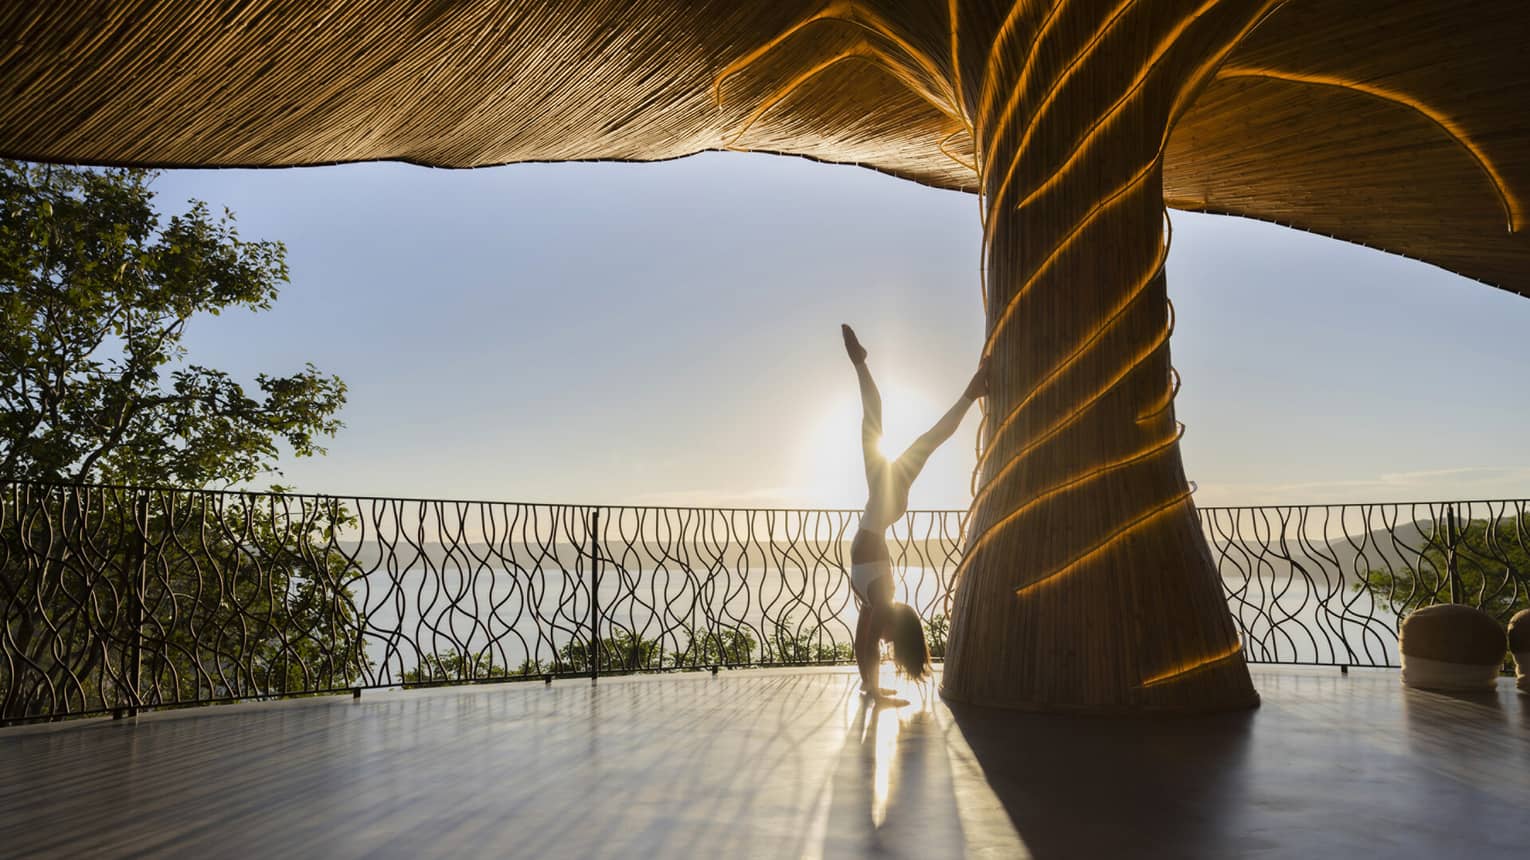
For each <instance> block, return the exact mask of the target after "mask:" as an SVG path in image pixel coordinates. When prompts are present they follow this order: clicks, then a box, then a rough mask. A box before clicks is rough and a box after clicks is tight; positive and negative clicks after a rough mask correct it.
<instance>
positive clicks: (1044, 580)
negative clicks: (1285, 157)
mask: <svg viewBox="0 0 1530 860" xmlns="http://www.w3.org/2000/svg"><path fill="white" fill-rule="evenodd" d="M1190 493H1191V491H1190V490H1185V491H1184V492H1182V493H1178V494H1176V495H1174V496H1173V497H1171V498H1170V499H1169V500H1168V501H1166V502H1163V503H1161V504H1158V505H1154V506H1153V507H1151V508H1148V509H1147V510H1146V511H1143V512H1142V513H1140V514H1138V515H1137V516H1136V517H1133V518H1132V519H1131V520H1129V521H1128V522H1127V523H1126V524H1125V525H1123V526H1121V527H1120V528H1119V529H1117V530H1116V531H1115V532H1113V533H1111V534H1110V535H1108V536H1107V537H1105V539H1103V540H1101V541H1099V542H1098V543H1096V544H1095V545H1094V546H1092V547H1090V548H1089V549H1087V550H1085V551H1084V552H1082V553H1080V554H1078V555H1076V556H1074V557H1073V559H1072V560H1071V561H1069V562H1068V563H1067V564H1064V565H1063V566H1062V567H1059V568H1056V569H1054V570H1052V571H1049V572H1047V573H1045V574H1043V575H1042V576H1041V577H1040V578H1038V579H1035V580H1032V581H1031V582H1028V583H1026V584H1025V585H1022V586H1020V587H1019V588H1017V589H1015V596H1016V597H1020V598H1024V597H1028V596H1029V595H1031V594H1034V593H1035V592H1036V590H1037V589H1038V588H1040V587H1041V586H1043V585H1046V584H1048V583H1052V582H1056V581H1057V580H1058V579H1060V578H1062V577H1064V576H1067V575H1068V574H1071V573H1075V572H1077V571H1079V570H1082V569H1084V567H1085V565H1087V564H1088V563H1089V562H1090V561H1091V560H1092V559H1095V558H1098V557H1100V556H1101V555H1104V554H1105V553H1107V552H1109V551H1110V549H1111V547H1114V546H1116V545H1117V544H1119V543H1121V542H1122V541H1124V540H1126V539H1127V538H1128V537H1130V536H1131V535H1132V533H1134V532H1136V531H1137V530H1139V529H1142V528H1144V527H1146V526H1147V525H1148V524H1150V523H1152V522H1153V521H1154V520H1156V519H1158V518H1159V517H1161V516H1163V515H1164V514H1166V513H1168V512H1170V511H1172V510H1174V509H1175V508H1176V507H1178V506H1179V505H1180V504H1182V503H1183V502H1185V501H1188V500H1189V498H1190Z"/></svg>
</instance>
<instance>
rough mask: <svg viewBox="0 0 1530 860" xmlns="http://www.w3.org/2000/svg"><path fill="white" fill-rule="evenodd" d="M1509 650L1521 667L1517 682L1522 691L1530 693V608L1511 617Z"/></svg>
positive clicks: (1517, 665) (1516, 663)
mask: <svg viewBox="0 0 1530 860" xmlns="http://www.w3.org/2000/svg"><path fill="white" fill-rule="evenodd" d="M1509 650H1510V651H1513V652H1514V665H1515V666H1516V667H1518V669H1519V677H1518V678H1516V679H1515V684H1517V685H1518V686H1519V691H1520V692H1521V693H1530V609H1521V610H1520V611H1518V612H1516V613H1514V617H1513V618H1510V619H1509Z"/></svg>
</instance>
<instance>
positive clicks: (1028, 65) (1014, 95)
mask: <svg viewBox="0 0 1530 860" xmlns="http://www.w3.org/2000/svg"><path fill="white" fill-rule="evenodd" d="M1135 3H1136V0H1125V2H1123V3H1121V5H1119V6H1117V7H1116V8H1115V11H1113V12H1112V13H1111V14H1110V15H1109V16H1108V17H1107V18H1106V19H1105V21H1104V23H1103V24H1101V25H1100V27H1099V29H1097V30H1095V31H1094V35H1093V37H1091V38H1090V39H1089V41H1088V42H1086V43H1085V44H1084V47H1083V48H1082V49H1081V50H1080V51H1079V52H1078V53H1077V54H1075V55H1074V57H1073V59H1072V61H1070V62H1069V63H1068V65H1067V66H1066V67H1064V69H1063V71H1062V74H1060V75H1058V76H1057V77H1056V78H1055V79H1053V81H1052V83H1051V85H1050V86H1049V87H1048V88H1047V91H1046V93H1044V94H1043V96H1042V99H1041V102H1040V103H1039V104H1038V105H1037V107H1036V109H1035V110H1034V111H1032V112H1031V119H1030V122H1029V124H1027V125H1026V129H1025V132H1024V134H1023V135H1021V138H1020V143H1019V144H1018V145H1016V147H1015V157H1014V158H1012V159H1010V161H1009V167H1008V168H1007V169H1006V170H1005V171H1004V178H1003V179H1002V180H1000V182H999V189H998V190H997V191H995V192H994V195H993V199H992V201H990V202H991V204H992V205H993V206H997V205H998V204H999V201H1000V200H1002V199H1003V198H1004V192H1005V191H1007V190H1008V189H1009V183H1010V180H1012V179H1014V176H1015V170H1016V169H1018V168H1019V166H1020V154H1021V152H1023V151H1024V150H1025V147H1026V144H1027V143H1029V141H1030V139H1031V135H1032V134H1033V133H1034V132H1035V129H1036V123H1037V121H1038V120H1039V119H1040V118H1041V116H1042V115H1043V114H1045V113H1046V110H1047V108H1048V107H1050V106H1051V104H1052V102H1053V101H1054V100H1055V99H1056V98H1057V94H1058V92H1059V91H1061V90H1062V86H1063V84H1065V83H1067V81H1068V79H1070V78H1072V77H1073V75H1074V72H1075V71H1076V70H1077V69H1078V67H1079V65H1080V64H1081V63H1083V62H1084V61H1085V60H1086V59H1088V58H1089V57H1090V56H1092V55H1093V54H1094V51H1095V48H1096V47H1098V46H1099V44H1100V41H1101V40H1103V39H1104V38H1105V34H1106V33H1108V32H1110V30H1111V29H1112V28H1114V27H1115V25H1116V22H1117V21H1118V20H1120V18H1121V16H1122V15H1124V14H1126V10H1127V9H1128V8H1130V7H1131V6H1133V5H1135ZM1059 8H1060V7H1059ZM1049 20H1050V19H1049ZM1040 38H1041V36H1040V35H1038V36H1037V40H1038V41H1039V40H1040ZM1033 48H1034V46H1033ZM1035 57H1036V52H1035V51H1034V50H1032V52H1031V56H1029V57H1027V58H1026V62H1025V67H1024V68H1023V69H1021V72H1020V82H1019V83H1018V84H1017V85H1016V86H1015V88H1014V90H1013V91H1012V92H1011V93H1010V94H1009V100H1008V101H1006V102H1005V104H1004V111H1003V113H1001V114H1000V116H999V122H998V126H997V128H996V130H995V131H994V135H993V139H992V140H990V141H989V144H988V146H985V147H984V148H983V151H984V152H993V151H995V150H996V149H997V148H998V144H999V141H1000V140H1001V139H1003V136H1004V134H1005V132H1007V131H1008V129H1009V125H1008V123H1009V119H1010V116H1011V115H1012V114H1013V113H1014V110H1015V107H1016V106H1017V105H1018V104H1019V103H1020V96H1021V95H1022V94H1023V93H1024V91H1025V84H1026V79H1027V77H1028V75H1029V74H1030V71H1031V69H1032V68H1033V67H1034V66H1033V63H1034V61H1035ZM985 128H986V126H985ZM990 217H991V213H990Z"/></svg>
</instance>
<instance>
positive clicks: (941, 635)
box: [924, 615, 951, 660]
mask: <svg viewBox="0 0 1530 860" xmlns="http://www.w3.org/2000/svg"><path fill="white" fill-rule="evenodd" d="M950 636H951V621H950V619H948V618H946V616H944V615H936V616H935V617H933V618H931V619H930V620H929V621H926V622H925V623H924V640H925V644H926V645H928V646H929V648H930V659H932V660H944V659H946V640H947V639H949V638H950Z"/></svg>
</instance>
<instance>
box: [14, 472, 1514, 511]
mask: <svg viewBox="0 0 1530 860" xmlns="http://www.w3.org/2000/svg"><path fill="white" fill-rule="evenodd" d="M6 485H11V486H32V487H53V488H58V489H69V490H116V491H120V492H131V493H200V494H205V495H218V496H265V497H272V498H280V499H313V500H318V499H342V500H347V501H357V502H407V503H410V504H442V505H519V506H525V507H540V508H562V509H566V510H568V509H582V510H589V511H593V510H596V509H599V510H603V511H720V512H727V513H737V512H746V511H749V512H760V513H823V514H859V513H860V512H861V509H860V508H832V507H750V506H743V505H637V504H609V503H604V502H546V501H527V500H519V501H518V500H512V499H459V498H442V497H424V496H377V495H368V494H364V493H300V492H291V491H280V492H278V491H273V490H259V489H253V488H245V489H240V488H233V487H229V488H224V489H204V488H197V487H172V486H165V485H158V484H111V483H99V484H89V483H74V482H66V481H34V480H17V481H0V486H6ZM1489 504H1494V505H1530V496H1524V497H1518V498H1515V497H1510V498H1494V499H1422V500H1420V499H1403V500H1399V501H1368V502H1303V503H1297V502H1280V503H1274V504H1262V505H1196V509H1197V510H1201V511H1274V510H1292V509H1295V508H1328V509H1332V508H1377V507H1388V506H1390V507H1437V506H1442V505H1489ZM908 513H910V514H965V513H968V511H967V510H966V509H964V508H911V509H910V510H909V511H908Z"/></svg>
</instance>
